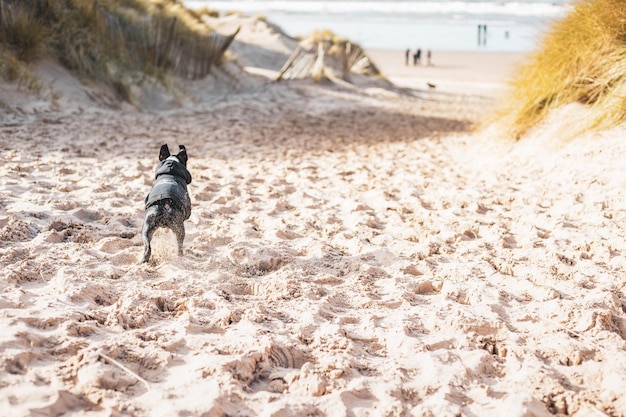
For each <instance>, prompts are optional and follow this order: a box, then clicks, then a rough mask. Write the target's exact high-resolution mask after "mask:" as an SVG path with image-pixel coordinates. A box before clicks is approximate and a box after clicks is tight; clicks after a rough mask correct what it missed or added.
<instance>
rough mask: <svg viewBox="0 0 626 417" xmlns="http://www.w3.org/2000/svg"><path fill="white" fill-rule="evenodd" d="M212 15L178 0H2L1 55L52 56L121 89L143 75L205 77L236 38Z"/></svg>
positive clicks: (30, 58)
mask: <svg viewBox="0 0 626 417" xmlns="http://www.w3.org/2000/svg"><path fill="white" fill-rule="evenodd" d="M207 13H210V12H209V11H208V10H207V11H196V12H193V11H191V10H188V9H186V8H184V7H183V6H182V5H181V4H180V3H179V2H177V1H175V0H0V52H2V51H4V53H3V54H2V55H0V58H1V57H2V56H4V57H11V58H10V59H13V57H15V58H17V59H18V60H20V61H23V62H25V63H29V62H33V61H35V60H37V59H39V58H43V57H47V58H50V59H54V60H57V61H59V62H60V63H61V64H62V65H64V66H65V67H66V68H68V69H70V70H71V71H73V72H75V73H76V74H77V75H79V76H81V77H83V78H85V79H90V80H96V81H102V82H105V83H108V84H110V85H111V86H113V87H114V88H115V89H116V90H118V91H126V88H125V85H126V84H128V83H129V82H130V81H129V80H131V79H141V77H142V76H144V75H150V76H156V77H157V78H161V76H162V75H163V74H167V73H172V74H175V75H178V76H180V77H183V78H189V79H198V78H203V77H205V76H206V75H208V73H209V72H210V70H211V68H212V66H214V65H218V64H220V61H221V59H222V56H223V54H224V52H225V50H226V48H227V47H228V45H229V44H230V42H231V41H232V39H233V38H234V34H233V35H232V36H230V37H228V36H222V35H220V34H218V33H216V32H214V31H213V30H212V29H211V28H210V27H209V26H208V24H207V23H206V22H205V21H204V19H203V16H204V15H205V14H207ZM7 59H9V58H5V60H7ZM1 64H2V63H1V62H0V66H2V65H1ZM5 66H6V65H5ZM133 74H134V75H133ZM122 96H125V94H122Z"/></svg>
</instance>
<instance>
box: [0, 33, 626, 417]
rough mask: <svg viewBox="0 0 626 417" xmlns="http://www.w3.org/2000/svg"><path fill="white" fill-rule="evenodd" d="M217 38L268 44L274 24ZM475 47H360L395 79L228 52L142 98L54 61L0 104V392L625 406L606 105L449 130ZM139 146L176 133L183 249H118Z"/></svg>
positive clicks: (290, 408) (376, 409) (32, 402)
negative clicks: (181, 164) (80, 79)
mask: <svg viewBox="0 0 626 417" xmlns="http://www.w3.org/2000/svg"><path fill="white" fill-rule="evenodd" d="M248 23H249V22H248ZM246 28H248V29H249V26H247V27H246ZM259 33H261V35H263V36H261V35H260V34H259ZM241 36H242V39H241V43H239V44H235V45H233V48H234V50H235V51H237V50H238V48H243V47H246V48H248V51H249V52H248V55H247V59H248V60H249V62H247V63H245V65H246V66H247V67H248V69H249V70H250V71H251V72H254V73H255V74H258V73H261V72H263V71H261V70H264V71H276V70H277V69H276V68H275V67H276V65H278V67H280V65H281V64H282V62H278V63H277V62H274V61H272V60H271V59H269V60H268V59H267V58H268V56H270V55H268V52H267V51H269V50H274V51H276V53H280V54H284V53H285V52H284V51H282V50H281V48H283V47H285V45H287V44H288V41H285V40H284V39H282V38H281V37H280V36H278V35H277V34H274V33H273V32H272V31H271V30H269V29H264V28H263V27H262V26H260V27H259V29H258V30H248V31H247V32H246V30H244V31H243V32H242V35H241ZM254 42H257V43H259V44H260V45H261V46H262V45H266V47H265V48H264V49H263V51H260V52H259V55H260V56H261V57H262V58H263V59H260V60H259V62H258V63H257V62H255V61H254V51H255V49H254V48H253V47H252V46H251V45H253V44H254ZM372 55H373V56H374V57H376V53H373V54H372ZM459 57H461V55H459ZM493 57H494V60H495V61H494V62H500V63H501V65H502V66H500V67H498V68H495V66H493V67H490V68H489V71H494V72H493V75H492V76H490V75H489V74H490V73H489V72H486V71H484V70H482V69H480V66H478V69H476V68H475V69H474V70H472V68H467V67H465V66H462V67H460V68H456V67H454V66H450V67H445V68H443V67H442V68H439V67H437V66H435V67H433V68H428V69H427V68H410V69H409V68H405V67H404V62H403V58H402V56H401V55H400V56H399V57H398V61H397V62H398V65H396V66H395V67H394V66H393V65H391V64H390V63H389V62H386V63H385V64H381V67H382V68H383V70H384V71H385V72H386V73H387V74H388V75H389V76H390V77H391V78H392V79H394V78H403V79H404V80H405V81H406V83H405V85H404V88H383V87H381V86H377V85H376V84H372V85H367V86H357V87H356V88H343V87H338V86H333V85H315V84H313V83H311V82H308V81H296V82H289V83H278V84H276V83H272V82H271V81H269V80H268V79H265V78H263V77H259V76H244V74H240V75H239V76H238V78H237V81H236V82H235V84H236V86H235V87H236V88H237V91H236V92H231V93H230V94H226V93H225V92H220V91H215V90H213V92H210V91H209V92H204V93H202V94H204V96H203V97H201V98H202V100H200V99H198V97H200V95H201V92H202V91H203V90H202V89H201V88H200V85H201V83H200V84H198V83H196V84H192V85H190V86H189V90H190V91H193V92H194V93H195V96H196V99H194V100H190V99H185V100H187V101H185V103H184V104H185V105H184V109H182V110H176V111H174V110H169V111H164V110H158V111H157V109H155V110H153V111H151V112H143V113H140V112H137V111H135V110H133V109H131V108H129V107H128V106H126V107H122V109H121V110H116V109H108V108H106V107H105V104H106V103H109V104H110V101H106V100H104V99H102V97H101V98H100V99H99V100H95V101H94V97H95V96H94V93H93V91H91V90H88V89H86V88H83V87H80V86H78V84H77V83H76V84H74V83H75V81H73V80H72V79H71V78H69V76H68V75H67V74H65V75H63V76H58V77H56V78H54V81H51V83H55V84H53V85H54V88H57V90H59V91H61V92H62V93H64V94H65V95H64V96H63V97H60V98H59V97H56V98H55V100H56V102H55V104H54V105H49V106H48V107H46V106H45V105H42V106H39V107H37V108H34V107H33V106H31V107H28V106H25V105H24V106H22V105H20V106H17V105H16V106H14V107H13V108H10V109H9V110H7V108H6V107H5V108H4V109H3V110H1V111H2V113H0V115H1V116H2V118H3V122H2V124H1V125H0V149H1V151H2V154H1V155H2V156H1V159H2V165H1V167H0V170H1V175H0V347H1V348H0V410H1V411H0V414H1V415H3V416H4V415H6V416H70V415H71V416H74V415H76V416H203V417H214V416H274V417H296V416H298V417H299V416H329V417H331V416H332V417H335V416H355V417H361V416H409V415H410V416H437V417H441V416H460V415H463V416H504V415H506V416H510V417H515V416H520V417H522V416H524V417H530V416H548V415H554V414H556V415H575V416H578V417H587V416H602V415H610V416H624V415H626V389H625V388H624V387H626V349H625V348H626V343H625V340H624V338H625V336H626V319H625V314H626V313H625V312H626V276H625V274H624V268H625V263H626V262H625V258H624V256H625V254H626V244H625V242H626V229H625V227H624V226H625V224H626V223H625V222H626V215H625V212H624V202H625V200H624V198H625V195H626V176H625V175H624V174H623V155H624V154H625V153H626V143H625V142H624V140H623V137H624V135H625V134H626V128H624V127H620V128H617V129H615V130H613V131H610V132H606V133H603V134H600V135H594V136H588V137H579V138H576V139H575V140H573V141H571V142H568V143H565V144H563V143H560V141H559V134H558V132H559V127H558V126H559V121H558V120H556V121H555V120H553V121H551V122H549V124H548V125H546V126H543V127H542V128H540V129H538V130H537V131H536V132H534V133H533V135H532V137H530V138H528V139H527V140H525V141H522V142H519V143H513V142H510V141H508V140H506V138H501V137H498V136H497V134H495V133H494V132H491V133H487V132H479V133H471V132H470V131H469V127H470V125H471V123H472V122H474V121H476V120H477V118H478V117H479V116H480V115H481V114H482V113H484V112H485V111H486V109H487V108H488V107H489V106H492V105H493V103H494V102H493V97H494V94H493V92H494V91H495V90H497V91H502V88H503V84H502V82H503V81H504V79H505V78H506V74H508V72H507V71H509V69H510V66H507V65H506V63H507V62H509V63H510V62H512V61H507V59H506V58H507V57H500V58H503V59H502V60H499V57H498V56H497V55H494V56H493ZM470 58H472V59H470ZM470 58H468V57H467V56H464V57H463V62H468V63H469V62H473V61H472V60H473V59H474V58H480V59H483V58H484V55H476V56H472V57H470ZM509 58H510V57H509ZM439 59H440V55H439V54H437V53H435V55H434V60H435V63H436V64H437V63H438V62H443V54H442V55H441V61H439ZM441 65H443V64H441ZM46 68H47V69H48V70H50V66H47V67H46ZM253 68H256V69H257V70H256V71H255V70H253ZM409 70H411V71H413V70H415V72H416V73H417V72H418V71H422V70H423V73H420V74H413V73H408V71H409ZM439 70H441V71H439ZM57 71H59V72H61V70H59V69H57ZM426 71H428V73H427V74H426V75H427V76H426V77H424V72H426ZM472 71H474V72H473V73H474V74H475V75H476V76H477V77H478V76H481V77H483V78H477V79H473V78H471V77H470V76H468V75H465V74H469V73H472ZM435 76H436V77H439V78H437V79H436V80H437V84H439V85H441V86H446V87H445V88H443V87H441V88H440V87H439V85H438V86H437V87H436V88H435V89H434V90H430V89H428V88H426V87H425V86H423V85H420V83H421V82H422V80H425V79H429V80H431V79H435V78H434V77H435ZM407 80H408V81H407ZM411 80H412V81H411ZM210 82H215V80H213V81H210ZM207 83H209V81H207ZM218 84H219V83H218ZM486 85H488V87H486ZM62 86H65V87H62ZM463 86H464V87H463ZM70 87H71V88H70ZM462 87H463V88H462ZM455 88H456V89H455ZM0 91H2V92H3V94H4V95H3V97H4V101H5V104H6V103H7V99H6V97H8V96H9V95H8V94H9V93H11V94H13V95H14V97H16V98H15V100H17V97H18V95H19V94H18V92H16V91H15V89H14V88H12V87H10V86H8V85H2V87H0ZM481 92H484V94H482V93H481ZM12 97H13V96H12ZM90 97H91V98H90ZM151 97H153V98H154V97H156V96H151ZM159 97H160V96H159ZM96 98H97V97H96ZM155 100H156V101H161V102H162V103H161V104H162V105H163V106H164V107H166V108H167V106H166V104H167V103H166V101H164V100H162V99H158V100H157V99H155ZM16 102H17V101H16ZM42 102H44V103H45V100H43V99H42ZM103 103H104V104H103ZM9 104H10V103H9ZM55 106H56V107H55ZM17 107H19V109H17ZM550 123H552V124H551V125H550ZM162 143H168V144H169V145H170V147H171V148H175V147H176V146H177V145H178V144H185V145H186V146H187V149H188V152H189V155H190V160H189V169H190V171H191V173H192V175H193V182H192V183H191V185H190V193H191V197H192V201H193V213H192V216H191V219H190V220H189V221H188V222H187V223H186V228H187V238H186V240H185V247H186V255H185V256H184V257H183V258H178V257H177V256H176V255H175V253H176V251H175V244H174V237H173V235H172V234H171V232H165V231H164V232H162V233H158V234H157V236H156V237H155V239H154V248H153V253H154V255H153V256H154V258H153V261H152V262H151V263H150V264H148V265H141V266H138V265H137V261H138V260H139V259H140V256H141V254H142V251H143V246H142V243H141V239H140V235H139V232H140V227H141V222H142V216H143V204H142V203H143V198H144V197H145V195H146V194H147V192H148V190H149V188H150V185H151V183H152V176H153V166H154V164H155V162H156V158H157V155H158V148H159V146H160V145H161V144H162Z"/></svg>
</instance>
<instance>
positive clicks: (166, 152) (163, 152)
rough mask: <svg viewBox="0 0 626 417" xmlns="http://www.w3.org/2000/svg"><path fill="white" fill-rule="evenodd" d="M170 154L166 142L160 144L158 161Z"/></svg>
mask: <svg viewBox="0 0 626 417" xmlns="http://www.w3.org/2000/svg"><path fill="white" fill-rule="evenodd" d="M169 156H170V150H169V148H168V147H167V143H166V144H165V145H162V146H161V150H160V151H159V161H162V160H164V159H167V158H168V157H169Z"/></svg>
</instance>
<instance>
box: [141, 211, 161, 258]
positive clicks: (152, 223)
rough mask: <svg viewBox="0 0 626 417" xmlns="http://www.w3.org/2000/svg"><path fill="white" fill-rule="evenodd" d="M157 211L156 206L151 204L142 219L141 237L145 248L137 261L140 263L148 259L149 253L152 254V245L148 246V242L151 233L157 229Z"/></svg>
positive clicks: (150, 238)
mask: <svg viewBox="0 0 626 417" xmlns="http://www.w3.org/2000/svg"><path fill="white" fill-rule="evenodd" d="M157 211H158V208H157V207H156V206H152V207H149V208H148V209H146V217H145V219H144V221H143V229H142V230H141V237H142V239H143V244H144V246H145V250H144V253H143V258H141V262H139V263H140V264H142V263H145V262H148V261H149V260H150V255H151V254H152V247H151V246H150V242H151V241H152V235H154V231H155V230H156V229H157V225H156V217H157Z"/></svg>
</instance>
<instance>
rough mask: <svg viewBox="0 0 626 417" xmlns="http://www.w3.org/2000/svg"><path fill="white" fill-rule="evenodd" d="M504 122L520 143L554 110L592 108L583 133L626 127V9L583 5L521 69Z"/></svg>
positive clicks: (582, 0)
mask: <svg viewBox="0 0 626 417" xmlns="http://www.w3.org/2000/svg"><path fill="white" fill-rule="evenodd" d="M511 87H512V89H511V94H510V96H509V98H508V100H507V101H506V102H505V103H504V110H503V111H502V114H501V117H502V118H503V119H504V120H505V121H506V123H507V125H510V126H511V129H512V132H513V134H514V135H515V136H516V137H517V138H519V137H520V136H522V135H523V134H525V133H526V132H527V131H528V130H529V129H530V128H532V127H533V126H535V125H536V124H538V123H539V122H541V121H542V120H544V119H545V118H546V116H547V115H548V114H549V113H550V112H551V111H552V110H554V109H556V108H559V107H561V106H563V105H567V104H572V103H581V104H583V105H585V106H587V107H588V109H589V112H588V116H587V117H585V118H583V120H580V125H579V126H577V130H578V132H579V133H580V132H583V131H586V130H590V129H596V128H598V129H602V128H608V127H611V126H615V125H616V124H618V123H621V122H624V121H626V4H625V3H624V1H623V0H579V1H578V2H576V3H574V4H573V8H572V10H571V12H570V13H568V15H567V16H566V17H565V18H564V19H562V20H560V21H558V22H556V23H555V24H554V25H553V26H552V28H551V29H550V30H549V31H548V33H547V34H546V36H545V37H544V39H543V41H542V44H541V45H540V49H539V50H538V52H536V53H535V54H533V55H532V56H531V58H530V60H529V62H528V63H526V64H525V65H524V66H522V67H521V68H520V71H519V73H518V75H517V77H516V78H515V79H514V80H513V82H512V85H511Z"/></svg>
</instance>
